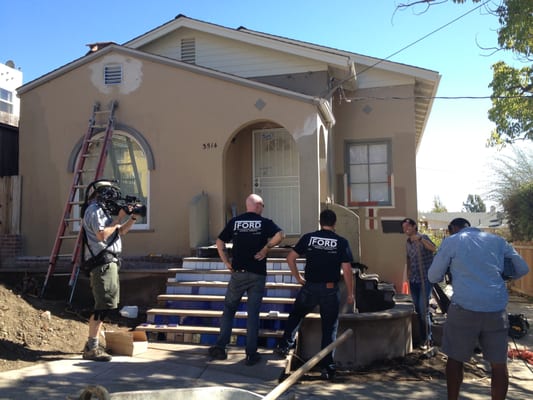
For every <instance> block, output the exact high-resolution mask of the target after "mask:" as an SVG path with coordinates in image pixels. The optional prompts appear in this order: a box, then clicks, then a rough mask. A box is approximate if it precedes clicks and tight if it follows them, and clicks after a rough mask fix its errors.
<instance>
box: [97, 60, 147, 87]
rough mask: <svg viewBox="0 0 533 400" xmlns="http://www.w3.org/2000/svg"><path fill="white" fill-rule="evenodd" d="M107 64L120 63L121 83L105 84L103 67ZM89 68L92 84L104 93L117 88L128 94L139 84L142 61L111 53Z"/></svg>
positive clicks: (141, 73)
mask: <svg viewBox="0 0 533 400" xmlns="http://www.w3.org/2000/svg"><path fill="white" fill-rule="evenodd" d="M109 64H120V65H121V66H122V83H120V84H116V85H106V84H105V83H104V68H105V66H106V65H109ZM90 69H91V82H92V84H93V85H94V86H95V87H96V88H97V89H98V90H99V91H100V92H102V93H104V94H109V93H111V91H112V90H113V89H114V88H115V90H116V89H118V91H119V92H120V93H121V94H129V93H131V92H134V91H135V90H137V89H138V88H139V86H141V82H142V75H143V72H142V62H141V61H139V60H135V59H133V58H131V57H124V56H121V55H118V54H111V55H108V56H105V57H104V58H102V60H101V61H99V62H95V63H94V64H92V65H91V66H90Z"/></svg>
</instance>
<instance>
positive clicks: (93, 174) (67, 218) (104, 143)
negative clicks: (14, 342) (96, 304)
mask: <svg viewBox="0 0 533 400" xmlns="http://www.w3.org/2000/svg"><path fill="white" fill-rule="evenodd" d="M117 107H118V103H117V102H116V101H112V102H111V103H110V105H109V108H108V109H107V110H100V103H98V102H96V103H95V104H94V106H93V111H92V114H91V118H90V119H89V127H88V129H87V133H86V134H85V136H84V138H83V144H82V146H81V149H80V156H79V158H78V162H77V165H76V169H75V171H74V179H73V182H72V186H71V187H70V192H69V195H68V198H67V201H66V204H65V208H64V211H63V214H62V215H61V221H60V222H59V227H58V229H57V235H56V238H55V241H54V247H53V248H52V253H51V254H50V259H49V262H48V271H47V273H46V277H45V280H44V283H43V286H42V289H41V297H42V296H44V292H45V290H46V287H47V285H48V282H49V280H50V278H51V276H52V275H53V274H54V271H55V268H56V264H57V262H58V260H59V259H60V258H62V257H63V258H67V257H70V264H71V267H72V270H71V272H70V280H69V286H70V287H71V294H70V298H69V303H70V302H71V300H72V295H73V293H74V287H75V284H76V281H77V278H78V273H79V257H80V254H81V246H82V241H83V231H82V230H83V227H82V226H81V218H80V217H77V216H76V215H74V211H75V210H76V211H77V210H79V208H76V207H75V206H80V205H81V204H82V203H83V198H84V196H83V191H84V189H85V188H86V187H87V185H88V184H89V183H90V182H92V181H95V180H97V179H100V178H101V177H102V174H103V172H104V167H105V162H106V158H107V153H108V148H109V146H110V144H111V138H112V136H113V129H114V122H115V110H116V109H117ZM106 116H107V121H106V120H105V118H106ZM104 121H105V123H102V122H104ZM103 128H105V133H104V135H103V136H101V137H95V135H96V134H97V133H99V132H101V131H102V129H103ZM93 146H94V147H97V146H100V147H101V148H100V150H99V152H98V151H97V150H96V151H91V148H92V147H93ZM96 157H98V163H97V165H96V168H92V169H86V165H85V164H86V161H87V160H88V159H91V158H92V159H94V158H96ZM76 222H77V223H78V224H79V225H78V227H79V229H78V232H77V233H76V232H75V229H74V228H75V227H74V226H72V227H71V224H73V223H76ZM69 227H70V232H67V229H68V228H69ZM69 233H71V234H69ZM73 241H74V244H73V245H72V243H73ZM69 242H70V243H71V246H73V247H72V253H66V254H61V253H60V252H61V250H62V246H63V245H64V244H65V243H69Z"/></svg>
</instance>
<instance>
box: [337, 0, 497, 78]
mask: <svg viewBox="0 0 533 400" xmlns="http://www.w3.org/2000/svg"><path fill="white" fill-rule="evenodd" d="M489 1H491V0H487V1H485V2H484V3H481V4H480V5H479V6H477V7H474V8H473V9H471V10H470V11H467V12H466V13H464V14H462V15H460V16H458V17H457V18H455V19H453V20H451V21H450V22H448V23H446V24H444V25H442V26H441V27H439V28H437V29H435V30H433V31H431V32H430V33H428V34H426V35H424V36H422V37H421V38H420V39H417V40H415V41H414V42H412V43H410V44H408V45H407V46H404V47H402V48H401V49H400V50H398V51H396V52H394V53H392V54H391V55H389V56H387V57H385V58H382V59H380V60H378V61H377V62H375V63H374V64H372V65H369V66H368V67H366V68H365V69H363V70H362V71H360V72H358V74H359V75H360V74H363V73H365V72H366V71H368V70H369V69H372V68H374V67H375V66H376V65H378V64H381V63H382V62H383V61H387V60H388V59H390V58H391V57H394V56H395V55H397V54H399V53H401V52H402V51H404V50H407V49H408V48H409V47H412V46H414V45H415V44H417V43H418V42H421V41H422V40H424V39H426V38H427V37H429V36H431V35H433V34H434V33H437V32H438V31H440V30H442V29H444V28H446V27H448V26H450V25H451V24H453V23H454V22H456V21H458V20H460V19H461V18H464V17H466V16H467V15H468V14H470V13H472V12H474V11H476V10H477V9H479V8H481V7H483V6H484V5H485V4H487V3H488V2H489ZM341 83H342V82H341Z"/></svg>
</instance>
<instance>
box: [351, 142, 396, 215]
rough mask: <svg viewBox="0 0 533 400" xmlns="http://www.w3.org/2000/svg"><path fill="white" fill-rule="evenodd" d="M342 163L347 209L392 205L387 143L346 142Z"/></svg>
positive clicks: (390, 167) (388, 146)
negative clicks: (345, 177) (344, 172)
mask: <svg viewBox="0 0 533 400" xmlns="http://www.w3.org/2000/svg"><path fill="white" fill-rule="evenodd" d="M346 164H347V165H346V172H347V175H348V205H349V206H352V207H376V206H391V205H392V183H391V175H392V173H391V171H392V163H391V143H390V141H388V140H381V141H372V142H348V143H347V145H346Z"/></svg>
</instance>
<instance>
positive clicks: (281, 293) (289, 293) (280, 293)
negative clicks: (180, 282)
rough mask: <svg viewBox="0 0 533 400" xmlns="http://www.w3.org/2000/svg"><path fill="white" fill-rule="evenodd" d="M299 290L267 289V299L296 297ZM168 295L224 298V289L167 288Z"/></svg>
mask: <svg viewBox="0 0 533 400" xmlns="http://www.w3.org/2000/svg"><path fill="white" fill-rule="evenodd" d="M297 293H298V289H266V290H265V297H295V296H296V294H297ZM167 294H191V295H192V294H194V295H206V296H210V295H213V296H224V295H225V294H226V288H224V287H204V286H195V287H190V286H167Z"/></svg>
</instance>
